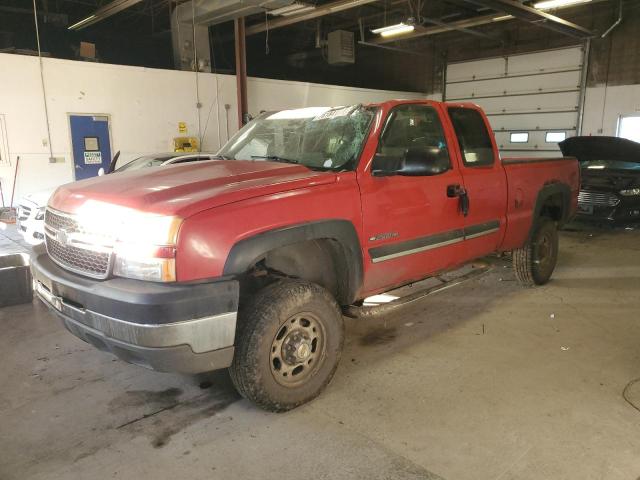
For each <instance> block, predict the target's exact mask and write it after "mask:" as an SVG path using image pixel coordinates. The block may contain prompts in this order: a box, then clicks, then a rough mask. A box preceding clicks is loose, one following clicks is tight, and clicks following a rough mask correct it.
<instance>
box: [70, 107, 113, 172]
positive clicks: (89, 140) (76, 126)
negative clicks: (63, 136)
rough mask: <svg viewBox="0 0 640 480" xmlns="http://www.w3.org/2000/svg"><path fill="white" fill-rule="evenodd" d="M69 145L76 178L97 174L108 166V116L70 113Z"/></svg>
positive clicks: (109, 156) (109, 154)
mask: <svg viewBox="0 0 640 480" xmlns="http://www.w3.org/2000/svg"><path fill="white" fill-rule="evenodd" d="M69 121H70V125H71V145H72V147H73V166H74V171H75V178H76V180H83V179H85V178H91V177H95V176H97V175H98V170H100V168H104V169H105V170H106V169H107V168H108V167H109V162H110V161H111V142H110V139H109V117H107V116H104V115H70V116H69Z"/></svg>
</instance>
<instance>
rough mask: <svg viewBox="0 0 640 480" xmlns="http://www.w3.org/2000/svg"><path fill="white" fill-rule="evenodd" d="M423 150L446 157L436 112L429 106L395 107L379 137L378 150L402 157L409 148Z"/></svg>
mask: <svg viewBox="0 0 640 480" xmlns="http://www.w3.org/2000/svg"><path fill="white" fill-rule="evenodd" d="M427 149H438V150H440V151H441V152H442V153H443V154H446V157H447V158H448V154H447V143H446V141H445V138H444V131H443V130H442V124H441V123H440V118H439V117H438V112H437V111H436V110H435V109H434V108H433V107H430V106H429V105H416V104H407V105H399V106H397V107H395V108H394V109H393V110H392V111H391V113H390V114H389V118H388V119H387V124H386V125H385V128H384V131H383V132H382V134H381V136H380V141H379V143H378V153H381V154H383V155H388V156H392V157H393V156H396V157H402V156H403V155H405V154H406V153H407V151H409V150H427ZM449 166H450V165H449Z"/></svg>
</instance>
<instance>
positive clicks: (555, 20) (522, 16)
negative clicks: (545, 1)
mask: <svg viewBox="0 0 640 480" xmlns="http://www.w3.org/2000/svg"><path fill="white" fill-rule="evenodd" d="M471 3H474V4H476V5H484V6H485V7H489V8H492V9H494V10H497V11H499V12H504V13H507V14H509V15H513V16H514V17H516V18H517V19H519V20H524V21H525V22H529V23H533V24H535V25H538V26H540V27H543V28H547V29H549V30H553V31H555V32H560V33H563V34H565V35H569V36H571V37H576V38H582V39H584V38H591V37H593V36H594V33H593V32H592V31H591V30H588V29H586V28H584V27H581V26H580V25H576V24H575V23H572V22H569V21H567V20H565V19H563V18H560V17H556V16H555V15H551V14H550V13H547V12H543V11H542V10H538V9H537V8H533V7H529V6H527V5H524V4H522V3H520V2H518V1H516V0H472V1H471Z"/></svg>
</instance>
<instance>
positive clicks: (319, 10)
mask: <svg viewBox="0 0 640 480" xmlns="http://www.w3.org/2000/svg"><path fill="white" fill-rule="evenodd" d="M377 1H378V0H338V1H336V2H331V3H326V4H324V5H320V6H317V7H316V8H314V9H313V10H310V11H308V12H305V13H300V14H298V15H291V16H288V17H279V18H275V19H273V20H271V19H269V21H268V22H260V23H256V24H254V25H251V26H250V27H247V28H246V30H245V33H246V34H247V35H255V34H256V33H261V32H265V31H267V30H275V29H276V28H281V27H286V26H288V25H293V24H295V23H299V22H305V21H307V20H313V19H314V18H319V17H324V16H325V15H329V14H332V13H338V12H342V11H344V10H349V9H351V8H356V7H360V6H362V5H367V4H369V3H374V2H377Z"/></svg>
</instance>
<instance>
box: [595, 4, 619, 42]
mask: <svg viewBox="0 0 640 480" xmlns="http://www.w3.org/2000/svg"><path fill="white" fill-rule="evenodd" d="M623 2H624V0H620V7H619V8H618V20H616V21H615V22H614V23H613V25H611V26H610V27H609V28H607V31H606V32H604V33H603V34H602V36H601V37H600V38H604V37H606V36H607V35H609V34H610V33H611V31H612V30H613V29H614V28H616V27H617V26H618V25H620V23H621V22H622V3H623Z"/></svg>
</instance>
